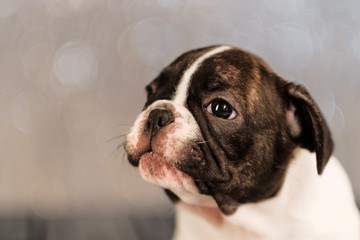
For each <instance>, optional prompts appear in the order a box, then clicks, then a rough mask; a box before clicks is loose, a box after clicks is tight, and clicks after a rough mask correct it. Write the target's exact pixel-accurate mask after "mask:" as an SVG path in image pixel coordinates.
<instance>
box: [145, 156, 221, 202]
mask: <svg viewBox="0 0 360 240" xmlns="http://www.w3.org/2000/svg"><path fill="white" fill-rule="evenodd" d="M139 171H140V175H141V177H142V178H143V179H144V180H145V181H147V182H149V183H152V184H155V185H158V186H160V187H163V188H165V189H169V190H170V191H172V192H173V193H174V194H176V195H177V196H178V197H179V198H180V199H181V200H182V201H183V202H186V203H188V204H194V205H201V206H211V207H215V206H216V203H215V201H214V199H213V198H212V197H210V196H208V195H203V194H200V193H199V190H198V188H197V186H196V185H195V183H194V180H193V178H192V177H190V176H189V175H187V174H186V173H184V172H182V171H180V170H178V169H177V168H175V167H174V166H173V165H171V164H170V163H168V162H167V161H165V160H164V159H163V158H162V157H161V156H160V155H159V154H157V153H154V152H147V153H144V154H143V155H142V156H141V157H140V162H139Z"/></svg>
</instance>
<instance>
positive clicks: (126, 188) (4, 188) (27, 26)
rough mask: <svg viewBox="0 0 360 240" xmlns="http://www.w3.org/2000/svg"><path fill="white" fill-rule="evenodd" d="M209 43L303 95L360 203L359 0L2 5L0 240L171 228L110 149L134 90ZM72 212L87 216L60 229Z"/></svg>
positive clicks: (86, 0)
mask: <svg viewBox="0 0 360 240" xmlns="http://www.w3.org/2000/svg"><path fill="white" fill-rule="evenodd" d="M211 44H231V45H235V46H238V47H241V48H244V49H246V50H250V51H252V52H254V53H256V54H258V55H259V56H261V57H262V58H263V59H265V60H266V61H267V62H268V63H269V64H270V66H271V67H272V68H273V69H274V70H275V71H276V72H277V73H278V74H279V75H280V76H282V77H283V78H285V79H287V80H289V81H296V82H299V83H302V84H304V85H305V86H306V87H307V88H308V90H309V91H310V92H311V94H312V96H313V97H314V99H315V100H316V101H317V102H318V104H319V105H320V108H321V110H322V111H323V113H324V115H325V117H326V119H327V121H328V123H329V125H330V127H331V129H332V132H333V136H334V139H335V141H336V151H335V155H336V156H338V158H339V159H340V160H341V162H342V163H343V165H344V166H345V168H346V170H347V172H348V173H349V176H350V179H351V181H352V183H353V187H354V190H355V193H356V196H357V200H358V201H359V200H360V186H359V184H358V183H359V181H360V176H359V172H360V161H359V155H360V148H359V142H360V134H359V133H360V125H359V122H360V111H359V110H360V97H359V92H360V79H359V76H360V74H359V71H360V1H359V0H242V1H239V0H218V1H209V0H192V1H190V0H188V1H186V0H107V1H105V0H0V218H1V219H4V220H1V221H0V238H1V236H7V235H6V234H10V235H11V234H18V235H16V236H17V237H14V236H15V235H11V236H13V237H14V238H13V239H25V235H26V234H28V233H27V232H33V231H29V229H32V227H34V226H35V227H34V228H39V231H40V232H46V236H47V238H48V239H90V238H87V237H86V236H87V235H86V234H89V236H94V234H93V233H91V231H90V230H94V228H93V225H96V226H97V229H100V230H99V231H100V232H103V233H106V238H105V237H104V236H105V235H102V236H103V237H102V239H132V238H131V237H129V236H130V235H131V234H133V235H131V236H135V235H136V234H135V235H134V232H139V231H140V232H141V231H148V230H146V229H147V227H148V226H150V230H152V231H153V230H154V228H153V227H151V224H150V225H146V223H145V224H144V225H143V226H145V227H144V228H142V229H141V228H140V230H139V229H136V228H134V225H139V224H136V223H137V221H142V220H141V219H150V220H149V221H150V222H153V223H154V221H153V220H154V219H157V220H159V219H160V221H162V219H165V220H166V219H170V220H169V221H170V222H171V221H172V220H171V219H172V215H173V209H172V206H171V204H170V202H169V201H168V199H167V198H166V197H165V195H164V194H163V192H162V191H161V190H160V189H158V188H157V187H154V186H151V185H149V184H147V183H145V182H144V181H143V180H142V179H141V178H140V177H139V174H138V172H137V169H134V168H132V167H131V166H130V165H129V164H128V163H127V160H126V156H125V154H124V151H123V149H122V147H120V148H118V146H121V144H122V143H123V141H124V137H123V135H124V134H126V133H127V132H128V130H129V127H130V126H131V125H132V122H133V121H134V119H135V118H136V116H137V115H138V114H139V113H140V111H141V109H142V106H143V104H144V101H145V91H144V86H145V85H146V84H147V83H148V82H150V81H151V80H152V78H154V77H155V76H156V75H157V74H158V73H159V71H160V70H161V69H162V68H163V67H165V66H166V65H168V64H169V63H170V62H171V61H172V60H174V58H176V57H177V56H178V55H179V54H181V53H183V52H184V51H187V50H189V49H192V48H196V47H201V46H206V45H211ZM314 166H315V164H314ZM159 213H160V216H159V217H157V214H159ZM22 216H30V218H31V219H32V218H36V221H38V222H40V225H37V224H36V221H35V224H34V222H33V221H30V220H29V221H28V220H26V221H25V222H23V221H22V220H21V219H22ZM74 216H75V218H77V219H80V218H82V217H83V218H84V220H79V221H76V222H75V223H72V224H70V225H71V227H69V228H67V227H66V226H68V225H67V220H66V219H68V218H73V217H74ZM79 216H81V217H79ZM108 216H112V217H113V218H111V220H109V218H108ZM134 216H135V217H134ZM103 217H104V218H105V219H107V220H106V221H105V220H104V219H102V220H101V224H98V223H96V224H93V225H92V224H91V223H89V221H90V220H89V219H94V218H95V219H99V218H103ZM9 219H12V220H11V221H9ZM14 219H15V220H14ZM26 219H28V218H26ZM114 219H115V220H114ZM116 219H118V220H116ZM119 219H120V220H119ZM132 219H135V220H132ZM136 219H137V220H136ZM139 219H140V220H139ZM42 221H50V223H54V222H55V225H51V224H46V226H45V225H43V224H42V223H41V222H42ZM94 221H95V220H94ZM96 221H98V220H96ZM169 221H165V222H166V224H168V223H169ZM90 222H91V221H90ZM133 222H135V224H133ZM155 222H156V221H155ZM115 223H116V224H115ZM166 224H165V225H161V226H165V228H167V229H169V228H171V224H170V225H166ZM14 226H17V227H14ZM64 226H65V227H64ZM127 226H130V227H127ZM140 226H142V225H140ZM44 228H45V230H44ZM14 229H15V230H14ZM16 229H20V230H16ZM26 229H27V230H26ZM57 229H68V230H67V232H68V234H70V235H68V236H65V237H64V236H63V235H61V234H60V235H59V233H58V232H61V231H62V230H61V231H60V230H57ZM69 229H71V230H69ZM119 229H123V230H121V231H125V232H132V233H126V234H130V235H121V233H119V231H120V230H119ZM159 229H160V230H158V232H163V231H164V230H162V227H159ZM26 231H27V232H26ZM121 231H120V232H121ZM88 232H90V233H88ZM170 233H171V229H170ZM1 234H4V235H1ZM71 234H73V235H71ZM10 235H9V236H10ZM40 235H41V234H40ZM59 236H60V237H59ZM84 236H85V237H84ZM124 236H126V237H124ZM147 236H148V235H147ZM22 237H24V238H22ZM155 238H156V237H154V239H155ZM1 239H6V238H1ZM9 239H10V238H9ZM43 239H45V238H43ZM133 239H145V238H144V237H141V236H140V237H139V235H138V234H137V237H134V238H133ZM149 239H150V238H149ZM157 239H160V237H158V238H157Z"/></svg>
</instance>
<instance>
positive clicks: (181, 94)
mask: <svg viewBox="0 0 360 240" xmlns="http://www.w3.org/2000/svg"><path fill="white" fill-rule="evenodd" d="M230 48H231V47H230V46H220V47H217V48H215V49H213V50H211V51H209V52H207V53H205V54H203V55H202V56H201V57H199V58H198V59H197V60H196V61H195V62H194V63H193V64H191V66H190V67H189V68H188V69H187V70H186V71H185V72H184V74H183V76H182V77H181V79H180V83H179V85H178V87H177V89H176V93H175V97H174V99H173V102H174V103H175V104H179V105H185V102H186V98H187V94H188V90H189V87H190V83H191V79H192V76H193V75H194V73H195V72H196V70H197V69H198V68H199V66H200V65H201V63H202V62H204V61H205V60H206V59H208V58H210V57H211V56H213V55H215V54H217V53H220V52H224V51H226V50H228V49H230Z"/></svg>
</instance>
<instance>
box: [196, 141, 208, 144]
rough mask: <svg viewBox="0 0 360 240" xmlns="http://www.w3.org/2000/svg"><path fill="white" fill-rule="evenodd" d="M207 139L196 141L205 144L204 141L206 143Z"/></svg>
mask: <svg viewBox="0 0 360 240" xmlns="http://www.w3.org/2000/svg"><path fill="white" fill-rule="evenodd" d="M208 142H209V141H207V140H203V141H197V143H199V144H205V143H208Z"/></svg>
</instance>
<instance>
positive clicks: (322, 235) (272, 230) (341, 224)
mask: <svg viewBox="0 0 360 240" xmlns="http://www.w3.org/2000/svg"><path fill="white" fill-rule="evenodd" d="M146 90H147V92H148V97H147V101H146V103H145V107H144V109H143V111H142V113H141V114H140V115H139V116H138V117H137V119H136V121H135V123H134V126H133V127H132V129H131V131H130V133H129V134H128V135H127V137H126V144H125V149H126V152H127V154H128V159H129V161H130V163H131V164H132V165H134V166H138V167H139V170H140V174H141V176H142V178H143V179H145V180H146V181H148V182H150V183H153V184H156V185H159V186H160V187H162V188H164V189H165V192H166V193H167V194H168V196H169V197H170V198H171V200H172V201H173V202H174V204H175V208H176V215H177V216H176V229H175V233H174V239H180V240H192V239H196V240H198V239H205V240H209V239H216V240H219V239H227V240H231V239H242V240H243V239H270V240H297V239H298V240H300V239H301V240H309V239H311V240H320V239H321V240H325V239H326V240H329V239H334V240H335V239H339V240H359V239H360V230H359V228H360V221H359V212H358V209H357V207H356V204H355V201H354V196H353V193H352V189H351V185H350V182H349V180H348V178H347V175H346V173H345V171H344V170H343V168H342V167H341V165H340V163H339V161H338V160H337V159H336V158H335V157H332V156H331V155H332V151H333V141H332V139H331V134H330V131H329V127H328V126H327V124H326V122H325V119H324V117H323V116H322V114H321V112H320V110H319V108H318V106H317V105H316V103H315V102H314V100H313V99H312V98H311V96H310V95H309V93H308V92H307V90H306V89H305V88H304V87H303V86H301V85H296V84H294V83H291V82H287V81H285V80H283V79H282V78H281V77H279V76H278V75H277V74H276V73H274V71H273V70H272V69H271V68H270V67H269V66H268V65H267V64H266V63H265V62H264V61H263V60H262V59H261V58H259V57H257V56H255V55H253V54H251V53H249V52H246V51H243V50H240V49H238V48H235V47H232V46H210V47H206V48H201V49H196V50H193V51H189V52H186V53H184V54H183V55H181V56H180V57H178V58H177V59H176V60H175V61H174V62H172V63H171V64H170V65H169V66H168V67H166V68H165V69H163V70H162V72H161V73H160V74H159V76H158V77H157V78H155V79H154V80H153V81H152V82H151V83H150V84H149V85H148V86H147V87H146Z"/></svg>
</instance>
